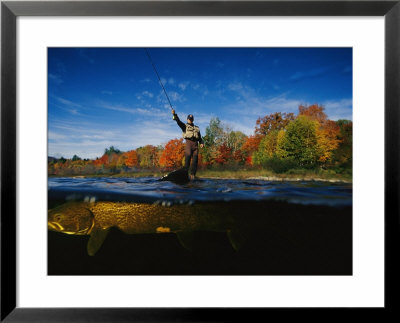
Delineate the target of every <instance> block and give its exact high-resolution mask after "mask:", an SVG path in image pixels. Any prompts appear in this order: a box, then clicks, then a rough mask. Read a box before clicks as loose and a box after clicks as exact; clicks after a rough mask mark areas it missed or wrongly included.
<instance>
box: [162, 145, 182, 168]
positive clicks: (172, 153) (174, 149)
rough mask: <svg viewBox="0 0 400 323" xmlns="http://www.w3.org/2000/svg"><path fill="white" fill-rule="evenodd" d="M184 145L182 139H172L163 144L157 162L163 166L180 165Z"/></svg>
mask: <svg viewBox="0 0 400 323" xmlns="http://www.w3.org/2000/svg"><path fill="white" fill-rule="evenodd" d="M184 151H185V145H184V144H183V139H172V140H170V141H168V143H167V144H166V145H165V148H164V151H163V152H162V154H161V156H160V160H159V164H160V165H161V166H163V167H179V166H182V159H183V156H184Z"/></svg>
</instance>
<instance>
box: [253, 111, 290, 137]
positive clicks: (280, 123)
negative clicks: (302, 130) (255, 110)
mask: <svg viewBox="0 0 400 323" xmlns="http://www.w3.org/2000/svg"><path fill="white" fill-rule="evenodd" d="M294 119H295V116H294V114H293V113H281V112H275V113H272V114H270V115H267V116H265V117H263V118H258V119H257V121H256V129H255V134H256V135H261V136H265V135H267V134H269V133H270V132H272V131H279V130H281V129H284V128H286V126H287V125H288V124H289V122H290V121H293V120H294Z"/></svg>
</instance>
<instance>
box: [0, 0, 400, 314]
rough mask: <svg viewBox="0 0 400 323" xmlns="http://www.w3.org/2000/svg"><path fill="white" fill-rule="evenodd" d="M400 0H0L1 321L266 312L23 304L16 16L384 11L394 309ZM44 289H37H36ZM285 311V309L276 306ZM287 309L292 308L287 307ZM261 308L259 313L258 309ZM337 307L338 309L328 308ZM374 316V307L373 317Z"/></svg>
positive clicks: (388, 263) (388, 289)
mask: <svg viewBox="0 0 400 323" xmlns="http://www.w3.org/2000/svg"><path fill="white" fill-rule="evenodd" d="M399 2H400V0H393V1H388V0H380V1H368V0H364V1H332V0H330V1H329V0H316V1H315V0H314V1H269V0H262V1H65V2H64V1H61V2H60V1H41V2H39V1H26V2H25V1H2V2H1V321H5V322H30V321H35V322H86V321H96V322H127V321H157V322H159V321H185V322H186V321H213V322H217V321H243V319H244V320H245V321H251V317H252V316H255V315H260V314H261V315H264V314H265V313H264V312H261V311H264V310H265V309H255V308H253V309H243V308H240V309H239V308H236V309H227V308H212V309H211V308H207V309H206V308H199V309H195V308H157V309H154V308H124V309H122V308H119V309H117V308H114V309H111V308H79V309H78V308H57V309H50V308H18V307H16V300H17V285H16V271H17V265H16V241H17V237H16V189H17V187H16V185H17V184H16V158H17V156H16V81H17V80H16V36H17V31H16V19H17V17H18V16H384V19H385V156H384V158H385V307H384V308H383V309H375V310H376V311H375V312H376V313H377V314H378V315H381V314H383V312H382V311H384V312H388V311H394V310H396V307H397V304H396V296H395V295H396V294H397V292H398V290H397V288H398V287H399V284H398V279H397V276H398V273H399V266H398V265H397V261H396V260H397V259H396V258H397V255H398V251H399V249H398V246H399V245H400V243H399V242H400V241H399V235H398V233H399V227H400V225H399V224H400V221H399V203H398V198H399V154H400V150H399V130H398V125H397V123H398V121H399V110H400V91H399V90H400V64H399V63H400V3H399ZM38 292H39V291H38ZM275 310H276V311H280V310H279V309H275ZM286 310H287V309H286ZM260 312H261V313H260ZM330 312H332V310H331V311H330ZM371 314H372V313H371V312H370V311H369V312H368V315H369V316H370V315H371Z"/></svg>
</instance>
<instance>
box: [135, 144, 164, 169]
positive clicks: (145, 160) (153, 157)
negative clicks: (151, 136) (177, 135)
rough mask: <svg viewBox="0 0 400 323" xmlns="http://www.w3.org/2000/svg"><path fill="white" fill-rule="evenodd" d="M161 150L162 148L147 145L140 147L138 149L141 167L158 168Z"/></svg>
mask: <svg viewBox="0 0 400 323" xmlns="http://www.w3.org/2000/svg"><path fill="white" fill-rule="evenodd" d="M159 150H160V148H158V147H155V146H152V145H146V146H144V147H139V148H138V149H136V152H137V155H138V159H139V166H140V167H143V168H154V167H157V166H158V160H159Z"/></svg>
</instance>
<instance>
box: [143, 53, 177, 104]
mask: <svg viewBox="0 0 400 323" xmlns="http://www.w3.org/2000/svg"><path fill="white" fill-rule="evenodd" d="M145 51H146V54H147V57H148V58H149V61H150V63H151V65H152V66H153V69H154V72H156V75H157V77H158V81H159V82H160V85H161V87H162V89H163V90H164V93H165V96H166V97H167V99H168V103H169V106H170V107H171V110H173V109H174V108H173V107H172V104H171V101H170V100H169V97H168V94H167V91H166V90H165V87H164V85H163V84H162V82H161V79H160V75H158V72H157V69H156V67H155V65H154V63H153V60H152V59H151V56H150V53H149V51H148V50H147V49H146V48H145Z"/></svg>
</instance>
